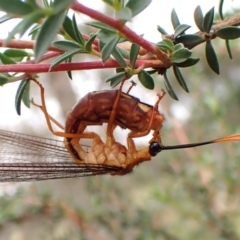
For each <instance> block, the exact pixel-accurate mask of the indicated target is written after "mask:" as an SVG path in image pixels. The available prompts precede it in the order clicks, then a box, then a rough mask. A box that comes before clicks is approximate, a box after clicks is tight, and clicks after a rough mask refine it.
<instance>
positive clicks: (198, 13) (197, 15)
mask: <svg viewBox="0 0 240 240" xmlns="http://www.w3.org/2000/svg"><path fill="white" fill-rule="evenodd" d="M194 21H195V23H196V25H197V27H198V29H199V30H200V31H202V32H204V29H203V13H202V9H201V7H200V6H199V5H198V6H197V7H196V9H195V11H194Z"/></svg>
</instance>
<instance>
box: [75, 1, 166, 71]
mask: <svg viewBox="0 0 240 240" xmlns="http://www.w3.org/2000/svg"><path fill="white" fill-rule="evenodd" d="M71 8H72V9H73V10H75V11H77V12H80V13H83V14H85V15H87V16H89V17H91V18H93V19H96V20H98V21H100V22H102V23H105V24H107V25H108V26H110V27H112V28H114V29H116V30H118V31H119V32H120V33H121V34H123V35H124V36H125V37H126V38H127V39H128V40H129V41H130V42H132V43H136V44H138V45H139V46H141V47H143V48H144V49H146V50H147V51H148V52H150V53H152V54H154V55H156V56H157V57H158V59H160V60H161V61H162V62H163V64H164V66H165V67H169V66H170V63H169V59H168V57H167V55H166V54H165V53H164V52H162V51H161V50H159V49H158V48H157V47H156V46H155V45H153V44H151V43H150V42H149V41H147V40H145V39H144V38H143V37H141V36H139V35H137V34H136V33H135V32H133V31H132V30H131V29H130V28H128V27H127V26H124V25H123V24H122V22H121V21H119V20H118V19H114V18H111V17H108V16H106V15H104V14H102V13H100V12H98V11H96V10H93V9H91V8H88V7H86V6H84V5H83V4H81V3H78V2H74V3H73V4H72V5H71Z"/></svg>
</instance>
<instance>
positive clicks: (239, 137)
mask: <svg viewBox="0 0 240 240" xmlns="http://www.w3.org/2000/svg"><path fill="white" fill-rule="evenodd" d="M239 141H240V134H233V135H229V136H227V137H222V138H217V139H214V140H210V141H205V142H199V143H188V144H180V145H173V146H164V145H160V144H159V143H158V142H152V143H151V144H150V146H149V152H150V154H151V155H152V156H156V155H157V154H158V153H159V152H161V151H163V150H173V149H181V148H193V147H198V146H202V145H208V144H212V143H220V142H239Z"/></svg>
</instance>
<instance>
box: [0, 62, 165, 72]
mask: <svg viewBox="0 0 240 240" xmlns="http://www.w3.org/2000/svg"><path fill="white" fill-rule="evenodd" d="M127 63H128V64H129V62H128V61H127ZM140 66H143V67H144V68H147V67H151V68H164V65H163V63H162V62H161V61H160V60H144V61H142V60H138V61H136V68H138V67H140ZM116 67H121V66H120V65H119V63H118V62H117V61H115V60H112V59H110V60H108V61H106V62H105V63H103V62H102V61H94V62H82V63H61V64H59V65H57V66H56V67H55V68H53V69H52V70H51V71H50V72H60V71H74V70H91V69H103V68H116ZM49 68H50V64H47V63H43V64H41V63H40V64H39V63H36V64H9V65H0V72H19V73H20V72H24V73H43V72H49Z"/></svg>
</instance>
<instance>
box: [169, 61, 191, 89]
mask: <svg viewBox="0 0 240 240" xmlns="http://www.w3.org/2000/svg"><path fill="white" fill-rule="evenodd" d="M173 72H174V75H175V77H176V79H177V81H178V83H179V85H180V86H181V87H182V88H183V89H184V90H185V91H186V92H189V90H188V87H187V84H186V82H185V80H184V78H183V76H182V74H181V72H180V70H179V68H178V67H176V66H173Z"/></svg>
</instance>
